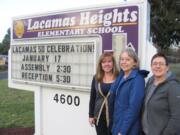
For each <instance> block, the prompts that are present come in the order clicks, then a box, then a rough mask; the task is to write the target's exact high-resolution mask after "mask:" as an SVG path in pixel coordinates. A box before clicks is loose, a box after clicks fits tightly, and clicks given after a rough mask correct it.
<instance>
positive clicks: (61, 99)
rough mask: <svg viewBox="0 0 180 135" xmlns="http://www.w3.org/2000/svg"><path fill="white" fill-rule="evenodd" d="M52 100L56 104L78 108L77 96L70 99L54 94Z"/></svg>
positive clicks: (68, 96) (66, 96)
mask: <svg viewBox="0 0 180 135" xmlns="http://www.w3.org/2000/svg"><path fill="white" fill-rule="evenodd" d="M53 100H54V101H56V103H58V102H60V103H61V104H66V103H67V104H68V105H72V104H74V105H75V106H79V104H80V98H79V96H74V97H72V96H71V95H65V94H60V95H59V94H55V95H54V98H53Z"/></svg>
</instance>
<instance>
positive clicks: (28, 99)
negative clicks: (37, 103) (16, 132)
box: [0, 79, 34, 128]
mask: <svg viewBox="0 0 180 135" xmlns="http://www.w3.org/2000/svg"><path fill="white" fill-rule="evenodd" d="M7 83H8V81H7V79H6V80H0V128H12V127H13V128H14V127H33V126H34V94H33V92H29V91H22V90H16V89H10V88H8V86H7Z"/></svg>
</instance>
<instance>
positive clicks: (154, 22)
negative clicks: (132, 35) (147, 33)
mask: <svg viewBox="0 0 180 135" xmlns="http://www.w3.org/2000/svg"><path fill="white" fill-rule="evenodd" d="M150 3H151V34H152V37H153V42H154V43H155V44H157V46H158V48H160V49H161V50H164V49H167V48H168V47H170V46H171V45H172V44H174V45H179V43H180V1H178V0H151V1H150Z"/></svg>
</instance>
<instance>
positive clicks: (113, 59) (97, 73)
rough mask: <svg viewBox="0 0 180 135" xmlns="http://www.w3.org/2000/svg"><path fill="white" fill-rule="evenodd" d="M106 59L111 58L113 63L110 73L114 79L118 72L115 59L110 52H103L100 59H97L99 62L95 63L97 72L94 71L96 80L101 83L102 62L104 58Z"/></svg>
mask: <svg viewBox="0 0 180 135" xmlns="http://www.w3.org/2000/svg"><path fill="white" fill-rule="evenodd" d="M106 57H111V59H112V61H113V70H112V73H113V76H114V79H115V78H116V77H117V76H118V74H119V71H118V68H117V65H116V61H115V58H114V56H113V54H112V53H111V52H105V53H103V54H102V55H101V56H100V58H99V61H98V63H97V70H96V80H97V81H98V82H102V81H103V77H104V71H103V69H102V61H103V60H104V58H106Z"/></svg>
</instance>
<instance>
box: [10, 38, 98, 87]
mask: <svg viewBox="0 0 180 135" xmlns="http://www.w3.org/2000/svg"><path fill="white" fill-rule="evenodd" d="M84 39H85V40H84V41H78V40H75V39H74V41H73V38H72V39H71V40H70V41H68V42H67V41H66V42H63V40H61V41H59V42H55V43H54V42H53V43H45V44H44V43H43V44H42V43H37V44H34V43H33V44H32V43H26V44H23V45H22V44H20V45H19V44H15V45H12V46H11V64H12V66H11V75H12V79H13V80H17V81H23V82H29V83H36V84H39V85H48V84H51V85H52V86H53V85H54V86H61V87H73V88H78V87H81V88H85V89H87V88H89V87H90V85H91V80H92V76H93V75H94V74H95V67H96V63H95V62H96V59H97V58H96V57H97V54H96V52H97V49H98V51H99V48H100V47H99V46H100V45H98V46H97V41H96V40H94V39H93V40H92V39H91V40H89V38H84Z"/></svg>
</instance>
